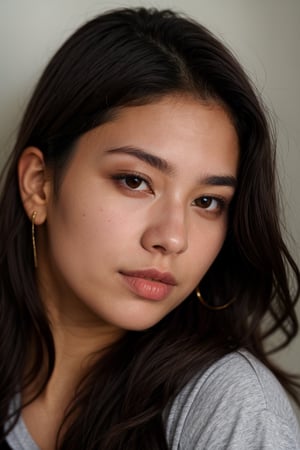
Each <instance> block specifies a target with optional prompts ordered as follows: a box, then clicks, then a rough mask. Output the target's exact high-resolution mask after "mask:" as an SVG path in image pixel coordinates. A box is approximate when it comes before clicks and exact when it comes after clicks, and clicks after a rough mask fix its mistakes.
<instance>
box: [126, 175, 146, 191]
mask: <svg viewBox="0 0 300 450" xmlns="http://www.w3.org/2000/svg"><path fill="white" fill-rule="evenodd" d="M124 182H125V184H126V185H127V186H128V187H129V188H130V189H138V188H139V187H140V186H141V184H142V183H143V182H144V180H143V179H142V178H140V177H136V176H133V175H130V176H126V177H124Z"/></svg>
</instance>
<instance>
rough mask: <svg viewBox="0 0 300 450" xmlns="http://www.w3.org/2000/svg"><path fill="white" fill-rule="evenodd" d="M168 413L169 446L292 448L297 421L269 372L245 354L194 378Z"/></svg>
mask: <svg viewBox="0 0 300 450" xmlns="http://www.w3.org/2000/svg"><path fill="white" fill-rule="evenodd" d="M166 415H167V422H166V428H167V438H168V442H169V446H170V450H225V449H230V450H258V449H260V450H296V449H298V450H299V449H300V431H299V424H298V422H297V419H296V417H295V414H294V412H293V410H292V408H291V405H290V403H289V401H288V398H287V395H286V393H285V392H284V390H283V388H282V387H281V385H280V384H279V382H278V381H277V379H276V378H275V377H274V375H273V374H272V373H271V372H270V371H269V370H268V369H267V368H266V367H265V366H264V365H263V364H261V363H260V362H259V361H258V360H257V359H256V358H254V357H253V356H252V355H250V354H249V353H248V352H245V351H239V352H234V353H231V354H229V355H227V356H225V357H223V358H222V359H220V360H219V361H217V362H216V363H214V364H213V365H212V366H211V367H210V368H209V369H208V370H206V371H205V372H204V373H203V374H202V375H200V376H197V377H195V378H194V379H193V380H192V381H191V382H190V383H189V384H188V385H187V386H186V387H185V388H184V389H183V390H182V391H181V392H180V393H179V395H178V396H177V398H175V400H174V401H173V402H172V404H171V405H170V407H169V409H168V411H166Z"/></svg>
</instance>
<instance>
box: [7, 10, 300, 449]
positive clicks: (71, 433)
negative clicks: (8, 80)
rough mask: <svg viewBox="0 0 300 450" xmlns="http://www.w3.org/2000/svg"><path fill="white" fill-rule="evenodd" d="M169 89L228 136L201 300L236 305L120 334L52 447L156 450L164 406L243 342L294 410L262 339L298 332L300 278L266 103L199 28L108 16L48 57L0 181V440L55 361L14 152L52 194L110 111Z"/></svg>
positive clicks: (189, 305) (162, 445)
mask: <svg viewBox="0 0 300 450" xmlns="http://www.w3.org/2000/svg"><path fill="white" fill-rule="evenodd" d="M178 93H187V94H189V95H193V96H195V97H196V98H199V99H202V100H208V101H209V100H214V101H217V102H219V103H220V104H221V105H223V106H224V107H225V108H226V110H227V111H228V112H229V114H230V116H231V118H232V120H233V123H234V126H235V129H236V132H237V134H238V138H239V148H240V166H239V174H238V186H237V192H236V195H235V198H234V201H233V203H232V206H231V210H230V214H229V224H228V233H227V236H226V240H225V243H224V246H223V248H222V250H221V251H220V253H219V255H218V257H217V258H216V260H215V262H214V263H213V265H212V266H211V268H210V269H209V271H208V272H207V274H206V276H205V277H204V279H203V280H202V282H201V291H202V293H203V297H204V298H205V300H206V301H207V302H208V303H210V304H212V305H219V304H223V303H226V302H227V301H228V300H232V299H234V303H233V304H232V305H231V306H230V307H229V308H228V309H226V310H221V311H211V310H209V309H206V308H204V307H203V306H202V305H201V304H200V302H199V301H197V299H196V297H195V296H194V295H193V294H191V296H189V297H188V298H187V299H186V300H185V301H184V302H183V303H182V304H181V305H180V306H178V307H177V309H175V310H174V311H172V312H171V313H169V314H168V315H167V316H166V317H165V318H163V319H162V320H161V321H160V322H159V323H157V324H156V325H155V326H153V327H151V328H150V329H147V330H145V331H139V332H131V331H130V332H127V333H126V335H125V336H124V337H123V338H122V339H121V340H119V341H118V342H116V343H114V344H113V345H112V346H111V347H110V348H109V349H107V351H106V353H105V354H104V355H100V356H99V358H98V361H97V362H96V363H95V364H94V365H93V367H92V368H91V370H90V371H89V373H88V374H87V376H86V377H85V378H84V380H83V381H82V382H81V384H80V385H79V386H78V392H77V396H76V398H74V400H73V402H72V404H71V405H70V407H69V413H68V414H69V415H68V416H67V418H66V422H65V423H66V424H67V425H66V426H65V427H64V428H63V430H64V432H63V433H61V437H60V439H59V444H57V446H58V448H59V449H61V450H65V449H68V450H70V449H72V450H82V449H83V448H84V449H85V450H96V449H100V448H101V450H121V449H122V450H126V449H127V450H129V449H130V450H140V449H141V448H143V449H144V450H166V449H167V448H168V446H167V441H166V437H165V427H164V421H163V411H164V410H165V408H166V406H167V405H168V404H169V402H170V401H172V399H173V398H174V397H175V395H176V394H177V393H178V392H179V391H180V389H181V388H182V387H183V386H184V385H185V384H186V383H187V382H188V381H189V380H190V379H191V377H193V376H194V375H195V374H196V373H197V371H199V370H200V369H203V368H205V367H207V366H208V365H209V364H211V363H213V362H214V361H215V360H216V359H218V358H220V357H221V356H223V355H225V354H226V353H229V352H231V351H233V350H234V349H237V348H240V347H243V348H246V349H248V350H249V351H250V352H251V353H252V354H254V355H255V356H256V357H258V358H259V359H260V360H261V361H263V363H264V364H266V365H267V366H268V367H269V368H271V370H272V371H273V372H274V373H275V375H276V376H277V377H278V379H279V380H280V381H281V383H282V384H283V386H284V387H285V388H286V389H287V391H288V392H289V393H290V394H291V395H292V396H293V397H294V398H295V399H296V401H297V398H298V397H297V392H298V387H299V386H298V384H297V383H298V381H297V379H296V378H293V377H292V376H290V375H289V374H286V373H285V372H284V371H282V370H280V369H279V368H277V367H276V366H275V365H274V363H271V362H270V361H269V359H268V357H267V354H266V350H265V348H264V338H265V337H267V336H269V335H271V334H272V333H274V332H275V331H276V330H279V329H280V330H281V331H282V332H283V333H282V336H283V341H282V342H281V343H280V344H279V345H280V346H281V347H283V346H285V345H287V344H288V343H289V342H290V340H291V339H292V338H293V337H294V336H295V334H296V333H297V328H298V324H297V319H296V315H295V312H294V303H295V301H296V300H297V298H298V296H299V284H300V275H299V271H298V269H297V266H296V264H295V262H294V261H293V259H292V257H291V256H290V254H289V252H288V250H287V248H286V246H285V244H284V242H283V240H282V236H281V231H280V226H279V211H278V199H277V192H278V189H277V186H276V171H275V142H274V138H273V136H272V132H271V131H270V126H269V121H268V119H267V116H266V113H265V111H264V108H263V105H262V103H261V101H260V99H259V97H258V95H257V94H256V92H255V89H254V88H253V86H252V84H251V82H250V81H249V79H248V78H247V76H246V74H245V72H244V71H243V69H242V68H241V66H240V65H239V63H238V62H237V61H236V59H235V57H234V56H233V55H232V54H231V52H230V51H229V50H228V49H227V48H226V47H225V46H224V45H223V44H222V43H221V42H220V41H219V40H218V39H216V38H215V37H214V36H213V35H212V34H211V33H210V32H209V31H208V30H207V29H206V28H204V27H203V26H201V25H199V24H198V23H196V22H194V21H192V20H191V19H188V18H185V17H184V16H180V15H177V14H175V13H173V12H172V11H169V10H164V11H158V10H156V9H150V10H148V9H144V8H139V9H119V10H115V11H112V12H108V13H105V14H103V15H100V16H99V17H96V18H95V19H93V20H91V21H90V22H88V23H87V24H85V25H84V26H82V27H81V28H80V29H79V30H78V31H76V32H75V33H74V34H73V35H72V36H71V37H70V38H69V39H68V40H67V42H66V43H65V44H64V45H63V46H62V47H61V48H60V49H59V51H58V52H57V53H56V54H55V56H54V57H53V58H52V60H51V61H50V63H49V64H48V66H47V67H46V69H45V71H44V73H43V75H42V77H41V79H40V81H39V83H38V84H37V87H36V89H35V91H34V93H33V96H32V98H31V100H30V102H29V105H28V107H27V110H26V112H25V115H24V118H23V121H22V123H21V126H20V130H19V134H18V137H17V141H16V145H15V148H14V150H13V152H12V154H11V157H10V159H9V161H8V163H7V165H6V168H5V171H4V172H3V174H2V177H1V184H2V195H1V199H0V211H1V218H0V236H1V241H0V274H1V275H0V276H1V280H0V308H1V309H0V367H1V370H0V375H1V376H0V428H1V429H2V436H1V438H3V437H4V432H3V426H4V424H5V423H6V422H7V420H8V405H9V403H10V401H11V399H12V398H13V397H14V396H15V395H16V393H17V392H18V391H19V390H20V389H22V388H24V387H26V386H28V385H30V384H32V382H33V380H35V379H37V377H38V375H39V376H40V375H41V373H40V372H41V366H43V367H44V366H45V365H44V364H42V362H44V361H45V358H46V361H47V364H46V367H47V373H43V374H42V376H43V383H42V386H41V389H43V387H44V386H45V385H46V384H47V382H48V380H49V378H50V376H51V373H52V371H53V367H54V364H55V347H54V343H53V337H52V333H51V327H50V324H49V322H48V318H47V315H46V313H45V310H44V307H43V304H42V302H41V300H40V296H39V293H38V289H37V286H36V281H35V273H34V272H35V271H34V262H33V256H32V248H31V239H30V236H31V230H30V227H31V224H30V221H29V220H28V218H27V216H26V214H25V212H24V209H23V206H22V202H21V199H20V194H19V189H18V179H17V164H18V160H19V157H20V155H21V153H22V152H23V150H24V149H25V148H26V147H27V146H31V145H32V146H36V147H38V148H39V149H41V151H42V152H43V154H44V158H45V161H46V164H47V165H48V166H50V167H51V168H52V169H53V172H54V181H55V189H56V194H57V195H59V187H60V181H61V179H62V177H63V176H64V172H65V171H66V170H67V168H68V161H69V160H70V158H72V152H73V149H74V147H75V145H74V144H75V143H76V141H77V139H78V138H79V137H80V136H81V135H82V134H83V133H86V132H87V131H89V130H91V129H93V128H94V127H96V126H99V125H101V124H103V123H105V122H107V121H109V120H111V119H112V118H113V116H114V112H115V111H117V110H118V108H122V107H124V106H130V105H142V104H147V103H151V102H155V101H156V100H158V99H161V98H162V97H163V96H165V95H172V94H178ZM187 157H188V155H187ZM199 257H200V256H199ZM196 263H197V262H196V261H195V264H196ZM32 349H33V350H34V358H33V360H32V364H31V366H30V370H29V371H28V370H27V371H26V376H24V373H25V367H26V368H27V366H28V355H29V352H30V355H32ZM36 394H37V395H38V393H36ZM20 409H21V408H20ZM20 409H18V410H17V411H15V417H16V418H17V417H18V415H19V414H20Z"/></svg>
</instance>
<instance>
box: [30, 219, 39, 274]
mask: <svg viewBox="0 0 300 450" xmlns="http://www.w3.org/2000/svg"><path fill="white" fill-rule="evenodd" d="M36 216H37V212H36V211H33V213H32V216H31V240H32V250H33V261H34V267H35V268H37V266H38V261H37V253H36V243H35V219H36Z"/></svg>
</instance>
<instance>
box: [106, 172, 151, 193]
mask: <svg viewBox="0 0 300 450" xmlns="http://www.w3.org/2000/svg"><path fill="white" fill-rule="evenodd" d="M112 178H113V180H116V182H117V183H118V184H119V185H120V186H122V187H124V188H126V189H128V190H129V191H144V192H152V189H151V184H150V181H147V180H145V179H144V178H143V177H141V176H139V175H136V174H134V173H133V174H131V173H128V174H127V173H125V174H117V175H113V176H112Z"/></svg>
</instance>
